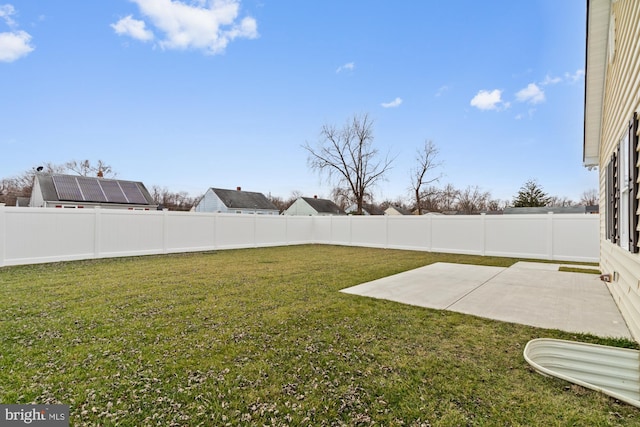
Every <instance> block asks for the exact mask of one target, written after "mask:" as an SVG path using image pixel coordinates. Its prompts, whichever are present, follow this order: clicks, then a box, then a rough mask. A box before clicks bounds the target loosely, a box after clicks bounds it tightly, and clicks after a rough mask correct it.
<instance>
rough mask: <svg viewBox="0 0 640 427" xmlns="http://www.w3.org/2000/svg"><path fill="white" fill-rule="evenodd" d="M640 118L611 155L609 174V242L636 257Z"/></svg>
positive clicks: (628, 129) (607, 190)
mask: <svg viewBox="0 0 640 427" xmlns="http://www.w3.org/2000/svg"><path fill="white" fill-rule="evenodd" d="M639 149H640V147H638V117H637V116H635V115H634V117H633V119H632V120H630V121H629V125H628V128H627V129H626V131H625V132H624V134H623V137H622V138H621V140H620V142H619V144H618V146H617V147H616V149H615V150H614V152H613V154H612V155H611V159H610V160H609V163H608V164H607V166H606V174H605V196H606V200H605V203H606V211H605V236H606V239H607V240H609V241H611V242H612V243H615V244H617V245H619V246H620V247H621V248H623V249H625V250H628V251H629V252H632V253H638V252H639V247H640V234H639V233H640V231H639V230H638V215H640V212H639V208H640V206H639V201H638V195H639V194H638V193H639V185H640V183H639V181H640V173H639V169H638V168H639V165H638V161H639V156H638V150H639Z"/></svg>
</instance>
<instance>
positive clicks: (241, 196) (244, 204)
mask: <svg viewBox="0 0 640 427" xmlns="http://www.w3.org/2000/svg"><path fill="white" fill-rule="evenodd" d="M211 190H213V192H214V193H216V195H217V196H218V197H219V198H220V200H222V203H224V205H225V206H226V207H227V208H229V209H266V210H274V211H279V209H278V208H277V207H276V206H275V205H274V204H273V203H271V202H270V201H269V199H267V198H266V196H265V195H264V194H262V193H256V192H253V191H242V190H225V189H222V188H212V189H211Z"/></svg>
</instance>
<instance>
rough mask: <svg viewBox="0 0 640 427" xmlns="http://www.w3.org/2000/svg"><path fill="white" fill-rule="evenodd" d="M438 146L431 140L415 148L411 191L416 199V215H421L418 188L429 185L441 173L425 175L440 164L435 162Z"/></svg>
mask: <svg viewBox="0 0 640 427" xmlns="http://www.w3.org/2000/svg"><path fill="white" fill-rule="evenodd" d="M438 152H439V151H438V147H436V145H435V144H434V143H433V141H431V140H427V141H425V142H424V146H423V147H422V148H420V149H419V150H417V153H416V163H417V164H416V167H415V169H412V170H411V191H412V193H413V196H414V197H415V201H416V209H417V211H418V215H422V203H421V199H422V192H421V191H420V189H421V188H422V186H423V185H429V184H432V183H434V182H437V181H438V180H440V178H441V177H442V174H439V175H437V176H431V177H429V178H427V175H428V174H429V173H430V172H431V171H432V170H433V169H435V168H437V167H438V166H440V165H441V163H440V162H437V161H436V159H437V157H438Z"/></svg>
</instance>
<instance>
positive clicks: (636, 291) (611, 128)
mask: <svg viewBox="0 0 640 427" xmlns="http://www.w3.org/2000/svg"><path fill="white" fill-rule="evenodd" d="M611 13H612V16H613V19H611V20H610V22H611V24H612V25H613V28H612V29H610V32H609V37H611V35H612V34H615V51H614V52H613V53H612V52H611V51H609V52H608V57H607V70H606V76H605V91H604V100H603V110H602V127H601V132H602V133H601V140H600V161H599V163H600V165H599V166H600V167H599V186H600V211H601V212H605V210H606V209H608V206H606V199H607V197H606V172H607V164H608V162H609V161H610V159H611V156H612V154H613V152H614V151H615V150H616V147H617V145H618V143H619V141H620V140H621V139H622V138H623V135H624V133H625V131H627V129H628V123H629V120H630V119H631V118H632V117H633V115H634V114H635V113H637V112H639V111H640V108H639V107H640V69H639V67H640V25H639V24H638V23H639V22H640V2H638V1H636V0H620V1H616V2H613V3H612V4H611ZM609 46H610V47H611V44H609ZM588 72H589V70H588V69H587V73H588ZM637 149H638V147H636V150H637ZM636 197H637V194H636ZM631 232H634V231H633V230H632V231H631ZM600 242H601V243H600V245H601V247H600V268H601V270H602V272H603V273H608V274H612V275H613V280H612V281H611V282H610V283H608V284H607V286H608V287H609V290H610V292H611V294H612V295H613V297H614V300H615V301H616V303H617V304H618V307H619V308H620V311H621V312H622V315H623V316H624V318H625V320H626V322H627V325H628V326H629V329H630V331H631V333H632V335H633V336H634V338H635V339H636V340H640V254H637V253H632V252H630V251H627V250H625V249H623V248H621V247H620V246H618V245H617V244H615V243H612V242H611V241H610V240H607V236H606V215H601V216H600Z"/></svg>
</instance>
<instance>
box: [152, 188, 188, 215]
mask: <svg viewBox="0 0 640 427" xmlns="http://www.w3.org/2000/svg"><path fill="white" fill-rule="evenodd" d="M151 197H153V200H154V202H156V203H157V204H158V205H160V206H162V207H163V208H167V209H169V210H172V211H188V210H190V209H191V208H192V207H193V205H194V204H195V203H196V201H197V200H199V199H200V197H190V196H189V193H187V192H186V191H177V192H172V191H169V189H168V188H167V187H159V186H157V185H154V186H152V187H151Z"/></svg>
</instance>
